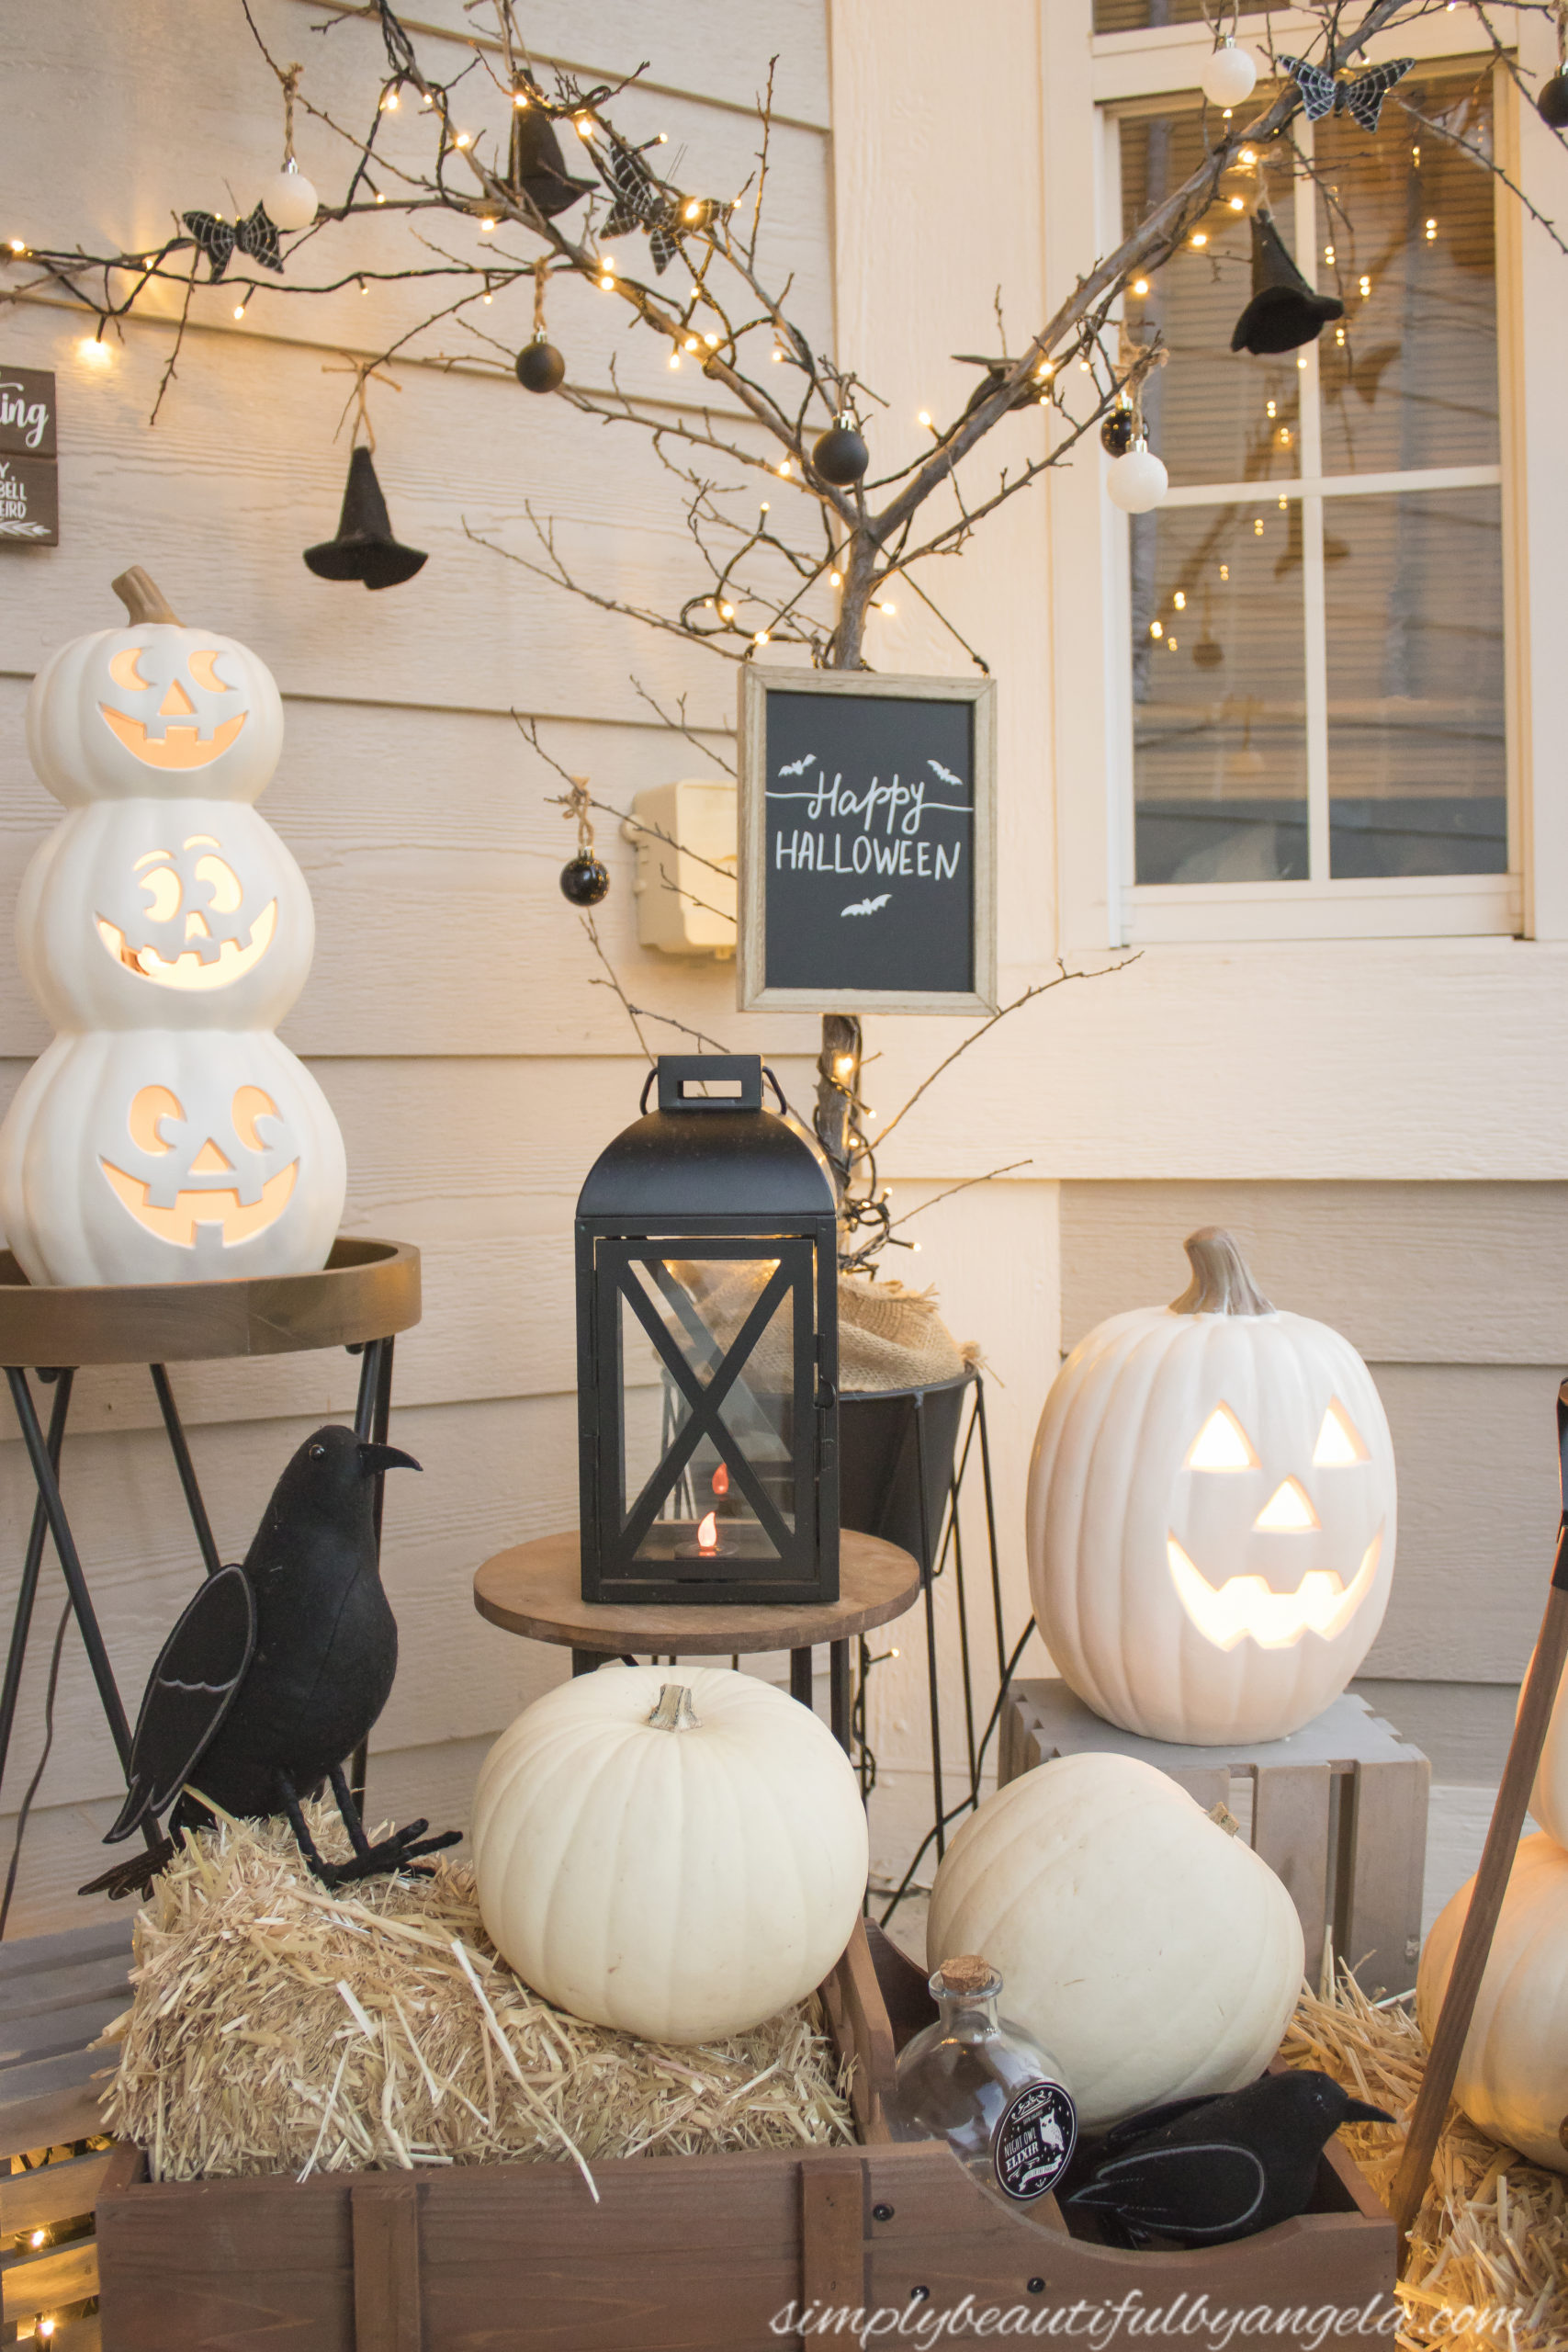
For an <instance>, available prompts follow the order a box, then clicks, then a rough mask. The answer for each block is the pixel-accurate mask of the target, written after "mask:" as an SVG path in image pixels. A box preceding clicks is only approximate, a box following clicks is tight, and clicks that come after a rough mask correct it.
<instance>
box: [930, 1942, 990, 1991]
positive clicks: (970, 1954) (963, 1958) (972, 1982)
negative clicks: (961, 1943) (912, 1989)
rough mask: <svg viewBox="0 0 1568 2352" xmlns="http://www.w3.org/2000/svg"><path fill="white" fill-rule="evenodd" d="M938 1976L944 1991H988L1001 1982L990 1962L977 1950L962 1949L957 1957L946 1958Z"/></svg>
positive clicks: (938, 1971)
mask: <svg viewBox="0 0 1568 2352" xmlns="http://www.w3.org/2000/svg"><path fill="white" fill-rule="evenodd" d="M937 1976H938V1977H940V1978H941V1980H942V1991H943V1992H944V1993H987V1992H990V1991H991V1990H993V1989H994V1988H995V1986H996V1985H997V1984H998V1982H999V1979H998V1975H997V1972H996V1970H995V1969H994V1968H993V1967H992V1966H991V1963H990V1962H989V1961H988V1960H983V1959H982V1958H981V1956H980V1954H979V1953H978V1952H977V1951H962V1952H960V1953H958V1955H957V1956H956V1958H955V1959H953V1960H944V1961H943V1962H942V1966H941V1967H940V1968H939V1969H938V1970H937ZM933 1981H934V1980H933Z"/></svg>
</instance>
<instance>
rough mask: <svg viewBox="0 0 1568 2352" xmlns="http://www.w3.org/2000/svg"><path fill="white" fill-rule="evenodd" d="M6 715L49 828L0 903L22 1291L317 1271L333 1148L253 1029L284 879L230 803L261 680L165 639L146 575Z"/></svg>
mask: <svg viewBox="0 0 1568 2352" xmlns="http://www.w3.org/2000/svg"><path fill="white" fill-rule="evenodd" d="M115 587H116V592H117V594H119V596H120V597H121V599H122V601H123V602H124V604H125V605H126V608H127V610H128V612H129V614H130V627H129V628H115V629H106V630H103V631H101V632H99V633H98V634H96V635H95V636H92V637H85V638H80V639H77V640H76V641H75V642H74V643H73V644H71V645H67V646H65V647H64V648H63V649H62V650H61V651H60V652H58V653H56V654H55V655H54V656H53V658H52V659H51V661H50V662H47V663H46V664H45V666H44V668H43V669H42V670H41V671H40V672H39V675H38V677H37V678H36V679H35V681H34V683H33V687H32V692H31V694H30V695H29V697H28V718H27V726H28V754H29V756H30V758H31V760H32V763H33V765H34V767H35V768H36V769H37V771H38V774H39V776H40V778H41V779H42V781H43V782H44V784H45V785H47V786H48V787H49V789H50V791H51V792H52V793H53V795H54V797H55V798H56V799H57V800H60V801H62V802H63V804H64V806H65V809H66V815H65V816H64V818H63V819H62V821H61V823H60V824H59V825H58V826H57V827H56V829H55V831H54V832H53V833H52V834H51V836H50V838H49V840H48V841H47V842H44V844H43V846H42V848H41V849H40V850H39V852H38V854H37V855H36V856H35V858H34V859H33V861H32V864H31V865H29V866H28V872H27V875H26V877H25V878H24V881H23V884H22V890H21V897H20V900H19V903H18V906H17V951H18V954H19V956H20V959H21V965H22V970H23V974H24V976H25V978H26V979H27V982H28V987H29V988H30V989H31V990H32V993H33V995H34V996H35V997H36V998H37V1000H38V1001H39V1005H40V1006H41V1007H42V1009H43V1011H44V1012H45V1013H46V1014H47V1016H48V1017H49V1019H50V1021H51V1023H53V1025H54V1027H55V1029H56V1031H57V1033H58V1034H57V1035H56V1036H55V1038H54V1041H53V1043H52V1044H51V1046H49V1047H48V1048H47V1049H46V1050H45V1052H44V1053H43V1054H42V1055H40V1057H39V1059H38V1061H37V1062H36V1063H35V1064H34V1066H33V1068H32V1069H30V1070H29V1071H28V1075H27V1077H26V1078H25V1079H24V1080H23V1081H22V1083H21V1086H20V1087H19V1089H18V1090H17V1096H16V1099H15V1101H14V1102H13V1103H12V1105H11V1108H10V1111H9V1113H8V1114H7V1115H6V1121H5V1124H4V1125H3V1126H0V1217H3V1219H4V1224H5V1233H6V1241H7V1243H8V1244H9V1246H10V1248H11V1250H13V1251H14V1252H15V1254H16V1257H17V1260H18V1261H19V1262H20V1264H21V1266H22V1269H23V1271H24V1272H25V1273H26V1274H27V1276H28V1280H29V1281H30V1282H34V1283H153V1282H197V1281H209V1280H212V1279H214V1278H223V1277H227V1276H236V1275H250V1274H278V1273H299V1272H307V1271H309V1270H310V1269H312V1268H316V1267H319V1266H321V1265H322V1264H324V1262H325V1261H326V1257H327V1253H328V1251H329V1250H330V1249H331V1247H332V1243H333V1236H334V1235H335V1233H336V1231H337V1227H338V1219H339V1216H340V1215H341V1213H342V1209H343V1199H344V1183H345V1172H344V1151H343V1138H342V1136H340V1134H339V1133H338V1127H337V1123H336V1121H335V1120H334V1118H333V1114H332V1111H331V1109H330V1108H329V1106H328V1103H327V1101H326V1098H325V1096H324V1095H323V1094H322V1092H321V1089H320V1087H319V1086H318V1085H317V1084H316V1082H315V1080H314V1079H312V1078H311V1076H310V1072H309V1071H308V1070H307V1069H304V1067H303V1066H302V1064H301V1063H299V1061H298V1060H297V1059H296V1058H295V1057H294V1056H293V1055H292V1054H291V1053H290V1052H289V1051H288V1047H287V1046H284V1045H282V1044H280V1043H279V1041H278V1039H277V1038H276V1036H275V1035H273V1031H274V1029H275V1027H276V1023H278V1022H279V1021H281V1020H282V1018H283V1016H284V1014H285V1013H286V1012H288V1009H289V1007H290V1005H291V1004H292V1003H293V1002H294V1001H295V999H296V997H297V996H298V995H299V990H300V989H301V988H302V987H303V986H304V983H305V978H306V975H307V974H308V972H309V970H310V955H311V949H312V947H313V944H314V935H315V933H314V922H313V919H312V915H311V910H310V892H309V891H308V889H307V888H306V887H305V879H304V876H302V875H301V873H300V871H299V867H298V866H297V865H296V864H295V863H294V860H293V858H292V857H291V856H290V855H289V854H288V850H287V849H285V847H284V845H283V843H282V842H280V841H279V840H278V838H277V835H276V833H275V832H274V831H273V830H272V828H271V826H270V825H269V824H267V823H266V821H265V819H264V818H262V817H259V816H258V815H257V814H256V812H255V809H254V808H253V807H252V805H251V804H252V803H253V802H254V800H255V799H256V798H257V797H258V796H259V795H260V793H261V792H263V791H264V790H265V786H266V785H267V784H268V783H269V782H270V780H271V777H272V775H273V772H274V770H275V769H276V765H277V761H278V755H279V752H281V749H282V743H283V713H282V705H281V702H280V700H279V696H278V692H277V687H276V684H275V683H274V680H273V678H272V675H271V673H270V672H269V671H268V670H267V669H266V667H265V664H264V663H262V662H259V661H257V659H256V657H255V655H254V653H251V652H249V651H247V650H246V649H245V648H244V647H243V645H237V644H235V643H234V641H233V640H232V639H230V638H227V637H220V636H219V635H218V634H217V633H216V632H215V631H213V630H210V629H205V628H202V629H188V628H182V627H181V626H180V624H179V622H178V621H177V620H176V619H175V615H174V614H173V613H172V612H171V611H170V610H169V608H168V606H167V605H165V604H164V600H163V598H162V597H161V596H160V595H159V594H158V592H157V590H156V589H155V588H154V587H153V585H152V582H151V581H149V580H148V579H147V577H146V575H145V574H144V573H142V572H141V571H131V572H128V573H127V574H126V575H125V577H124V578H123V579H122V580H119V581H117V582H116V583H115Z"/></svg>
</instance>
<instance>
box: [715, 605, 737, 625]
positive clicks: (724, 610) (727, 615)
mask: <svg viewBox="0 0 1568 2352" xmlns="http://www.w3.org/2000/svg"><path fill="white" fill-rule="evenodd" d="M718 616H719V619H720V620H721V621H732V620H733V619H734V618H735V607H734V605H720V606H719V608H718Z"/></svg>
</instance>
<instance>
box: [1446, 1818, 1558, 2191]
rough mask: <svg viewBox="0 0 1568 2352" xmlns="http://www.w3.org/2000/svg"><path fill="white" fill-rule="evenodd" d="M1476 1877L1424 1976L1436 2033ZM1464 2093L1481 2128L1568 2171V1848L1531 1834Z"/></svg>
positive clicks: (1506, 1912)
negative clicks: (1567, 2126) (1567, 2133)
mask: <svg viewBox="0 0 1568 2352" xmlns="http://www.w3.org/2000/svg"><path fill="white" fill-rule="evenodd" d="M1474 1886H1475V1881H1474V1879H1473V1878H1472V1879H1469V1880H1467V1881H1466V1883H1464V1885H1463V1886H1461V1888H1460V1891H1459V1893H1458V1894H1456V1895H1455V1896H1454V1897H1453V1898H1452V1900H1451V1901H1450V1903H1449V1904H1448V1905H1446V1906H1445V1908H1444V1909H1443V1910H1442V1911H1440V1912H1439V1913H1438V1917H1437V1918H1436V1919H1435V1920H1434V1921H1433V1923H1432V1928H1431V1932H1430V1934H1429V1935H1428V1936H1427V1942H1426V1947H1425V1949H1424V1950H1423V1951H1422V1954H1421V1969H1420V1973H1419V1975H1418V1976H1417V1978H1416V2018H1417V2020H1418V2022H1419V2024H1420V2027H1421V2030H1422V2032H1423V2034H1425V2036H1426V2037H1427V2041H1428V2042H1429V2041H1431V2038H1432V2035H1433V2033H1434V2031H1435V2030H1436V2028H1437V2023H1438V2010H1439V2009H1440V2008H1441V2007H1442V2004H1443V1995H1444V1994H1445V1993H1446V1992H1447V1990H1448V1983H1449V1976H1450V1972H1451V1970H1452V1968H1453V1961H1454V1953H1455V1951H1456V1950H1457V1949H1458V1945H1459V1939H1460V1931H1461V1928H1463V1926H1464V1922H1465V1917H1466V1915H1467V1914H1468V1912H1469V1910H1470V1898H1471V1895H1472V1892H1473V1890H1474ZM1454 2097H1455V2098H1456V2099H1457V2100H1458V2101H1459V2104H1460V2106H1461V2108H1462V2109H1464V2112H1465V2113H1466V2115H1468V2116H1469V2118H1470V2120H1471V2121H1472V2123H1474V2124H1476V2125H1477V2126H1478V2127H1479V2128H1480V2130H1482V2131H1485V2132H1487V2133H1489V2134H1490V2136H1491V2137H1492V2138H1493V2139H1494V2140H1498V2141H1501V2142H1502V2143H1503V2144H1504V2145H1505V2146H1506V2147H1509V2148H1517V2150H1518V2152H1519V2154H1521V2155H1522V2156H1528V2157H1529V2159H1530V2161H1531V2162H1532V2163H1534V2164H1538V2165H1547V2166H1548V2167H1549V2168H1550V2169H1551V2171H1552V2172H1568V2149H1565V2148H1564V2147H1563V2144H1562V2136H1561V2131H1562V2124H1563V2123H1564V2121H1565V2120H1568V1853H1564V1852H1563V1850H1562V1847H1561V1846H1559V1845H1558V1844H1557V1842H1556V1840H1555V1839H1554V1838H1548V1837H1544V1836H1542V1837H1537V1838H1524V1839H1522V1840H1521V1842H1520V1845H1519V1849H1518V1852H1517V1855H1516V1856H1515V1858H1514V1867H1513V1870H1512V1871H1511V1873H1510V1875H1509V1879H1508V1889H1507V1893H1506V1894H1505V1896H1504V1898H1503V1908H1502V1912H1501V1914H1500V1915H1499V1917H1498V1920H1497V1931H1496V1933H1495V1936H1494V1937H1493V1939H1492V1950H1491V1952H1490V1953H1489V1954H1488V1956H1487V1962H1486V1973H1485V1974H1484V1976H1483V1978H1482V1980H1481V1991H1480V1994H1479V1995H1478V1996H1477V1998H1476V2004H1475V2011H1474V2015H1473V2016H1472V2018H1471V2024H1470V2031H1469V2032H1468V2034H1466V2036H1465V2041H1464V2048H1463V2050H1462V2051H1461V2053H1460V2062H1459V2072H1458V2074H1457V2075H1456V2076H1455V2078H1454Z"/></svg>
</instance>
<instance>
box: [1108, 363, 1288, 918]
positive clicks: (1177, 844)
mask: <svg viewBox="0 0 1568 2352" xmlns="http://www.w3.org/2000/svg"><path fill="white" fill-rule="evenodd" d="M1167 372H1168V373H1169V372H1171V371H1170V370H1167ZM1301 521H1302V518H1301V503H1300V501H1299V500H1298V499H1292V501H1291V503H1290V507H1289V510H1288V512H1286V513H1285V514H1281V513H1280V510H1279V505H1278V502H1277V501H1275V500H1273V499H1263V500H1260V501H1259V502H1258V503H1257V504H1256V505H1247V506H1178V507H1163V508H1162V507H1156V509H1155V511H1154V513H1153V514H1151V515H1135V516H1134V519H1133V526H1132V566H1133V702H1134V722H1133V731H1134V791H1135V796H1136V843H1137V855H1136V874H1137V879H1138V880H1139V881H1140V882H1294V881H1301V880H1303V878H1304V877H1305V875H1306V870H1307V811H1306V731H1305V706H1304V700H1303V694H1304V688H1303V619H1302V532H1301ZM1178 596H1180V597H1181V599H1182V602H1181V604H1180V605H1178V604H1177V601H1176V599H1177V597H1178ZM1156 628H1157V629H1158V631H1159V635H1158V636H1157V637H1156V635H1155V634H1154V631H1155V630H1156Z"/></svg>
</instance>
